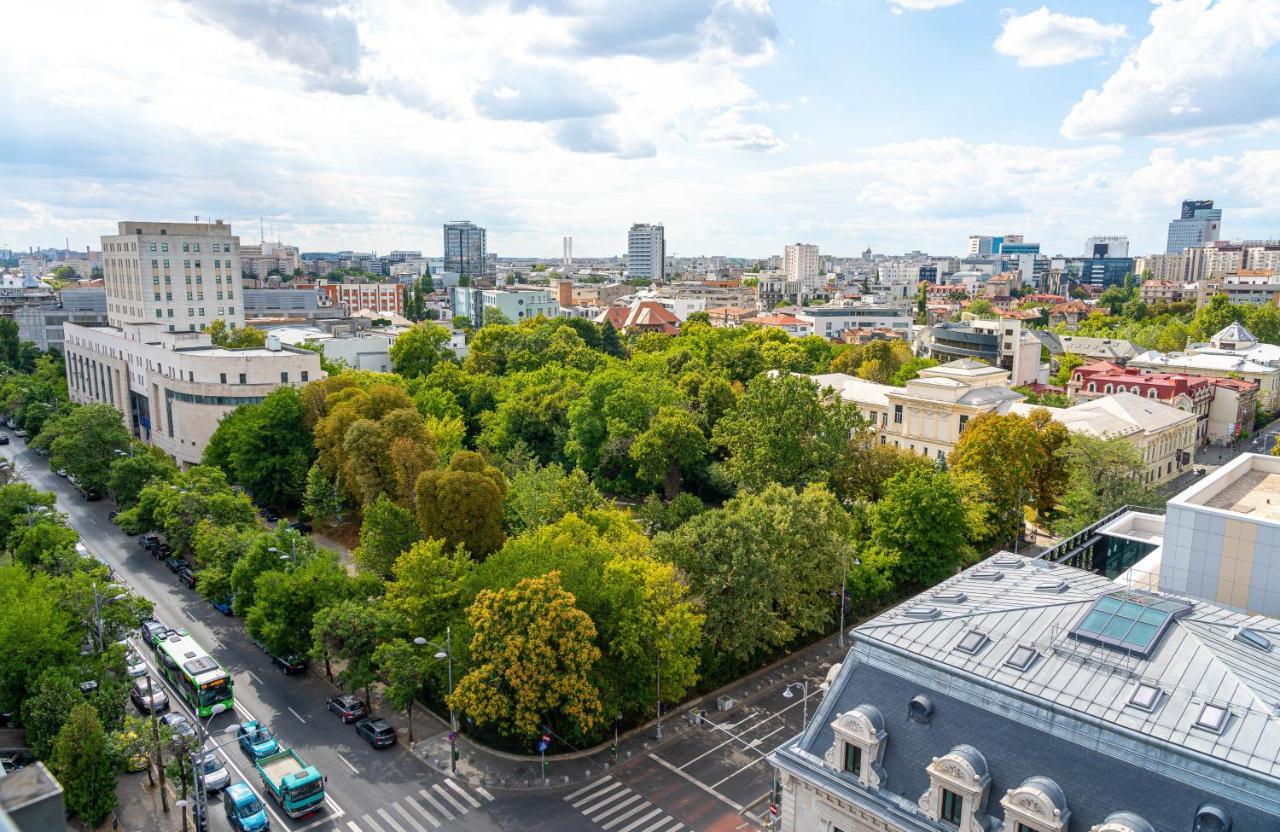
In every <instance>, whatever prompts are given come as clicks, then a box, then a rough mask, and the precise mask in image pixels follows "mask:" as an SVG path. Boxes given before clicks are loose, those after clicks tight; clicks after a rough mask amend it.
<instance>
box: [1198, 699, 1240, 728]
mask: <svg viewBox="0 0 1280 832" xmlns="http://www.w3.org/2000/svg"><path fill="white" fill-rule="evenodd" d="M1230 719H1231V711H1229V710H1227V709H1226V708H1224V707H1223V706H1221V705H1215V704H1213V703H1212V702H1206V703H1204V707H1202V708H1201V709H1200V716H1198V717H1196V721H1195V722H1194V723H1192V724H1193V725H1195V727H1197V728H1200V729H1201V730H1204V731H1210V732H1212V733H1214V734H1221V733H1222V732H1223V730H1225V729H1226V727H1227V722H1228V721H1229V720H1230Z"/></svg>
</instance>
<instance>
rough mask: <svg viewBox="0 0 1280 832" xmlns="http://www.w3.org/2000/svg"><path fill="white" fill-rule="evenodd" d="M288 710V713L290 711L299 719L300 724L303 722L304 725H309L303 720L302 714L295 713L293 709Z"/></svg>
mask: <svg viewBox="0 0 1280 832" xmlns="http://www.w3.org/2000/svg"><path fill="white" fill-rule="evenodd" d="M286 710H288V711H289V713H291V714H293V715H294V716H296V717H297V718H298V721H299V722H301V723H302V724H303V725H306V724H307V721H306V720H305V719H303V718H302V715H301V714H299V713H298V712H297V711H295V710H294V709H293V708H286Z"/></svg>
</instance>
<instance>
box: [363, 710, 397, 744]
mask: <svg viewBox="0 0 1280 832" xmlns="http://www.w3.org/2000/svg"><path fill="white" fill-rule="evenodd" d="M356 733H357V734H359V735H360V736H362V737H364V739H365V741H366V742H368V743H369V745H372V746H373V747H374V748H388V747H390V746H392V745H395V744H396V729H394V728H392V727H391V726H390V725H389V724H388V723H387V721H386V720H385V719H383V718H382V717H380V716H368V717H365V718H364V719H362V720H360V721H359V722H357V723H356Z"/></svg>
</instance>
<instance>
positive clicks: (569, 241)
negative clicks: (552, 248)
mask: <svg viewBox="0 0 1280 832" xmlns="http://www.w3.org/2000/svg"><path fill="white" fill-rule="evenodd" d="M563 263H564V265H565V266H572V265H573V238H572V237H565V238H564V261H563Z"/></svg>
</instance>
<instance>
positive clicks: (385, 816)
mask: <svg viewBox="0 0 1280 832" xmlns="http://www.w3.org/2000/svg"><path fill="white" fill-rule="evenodd" d="M378 815H379V816H380V817H381V818H382V819H383V820H385V821H386V822H387V825H388V826H390V827H391V828H392V829H394V830H396V832H405V828H404V827H403V826H401V825H400V824H398V823H396V821H395V818H393V817H391V815H389V814H387V810H386V809H379V810H378Z"/></svg>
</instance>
